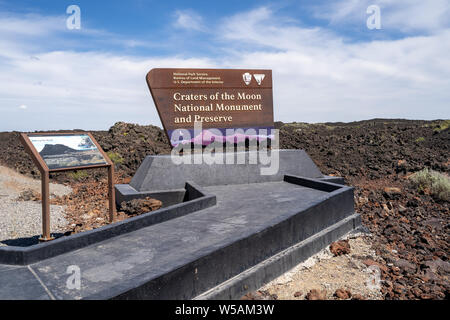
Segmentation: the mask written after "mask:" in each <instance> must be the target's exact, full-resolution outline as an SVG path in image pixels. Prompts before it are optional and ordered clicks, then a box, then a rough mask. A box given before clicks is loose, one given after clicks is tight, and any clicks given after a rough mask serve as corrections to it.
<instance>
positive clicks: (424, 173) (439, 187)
mask: <svg viewBox="0 0 450 320" xmlns="http://www.w3.org/2000/svg"><path fill="white" fill-rule="evenodd" d="M409 179H410V180H411V181H412V182H413V183H414V184H415V185H416V186H417V188H418V189H419V191H420V190H425V189H429V190H430V193H431V195H432V196H434V197H436V198H438V199H441V200H444V201H450V177H448V176H447V175H444V174H442V173H439V172H436V171H433V170H428V169H423V170H421V171H419V172H416V173H415V174H413V175H412V176H411V177H410V178H409Z"/></svg>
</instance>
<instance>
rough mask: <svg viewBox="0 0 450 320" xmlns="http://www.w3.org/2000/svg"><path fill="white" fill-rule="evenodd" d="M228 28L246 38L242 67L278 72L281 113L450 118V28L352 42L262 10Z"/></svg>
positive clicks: (323, 117) (308, 117)
mask: <svg viewBox="0 0 450 320" xmlns="http://www.w3.org/2000/svg"><path fill="white" fill-rule="evenodd" d="M236 21H244V29H243V30H245V32H240V33H239V32H238V29H239V27H238V26H237V25H236V23H235V22H236ZM241 25H242V24H241ZM223 31H224V35H225V37H227V38H228V39H230V40H233V41H239V43H238V44H236V47H235V49H236V48H237V47H238V48H240V49H236V51H237V52H239V55H240V60H238V65H237V64H236V63H235V64H234V65H235V66H239V67H242V68H250V67H253V68H270V69H272V70H273V75H274V104H275V118H276V119H279V120H284V121H291V120H293V119H295V120H296V121H308V122H310V121H313V122H322V121H351V120H357V119H367V118H375V117H389V118H392V117H402V118H416V119H417V118H419V119H420V118H421V119H435V118H448V117H449V116H450V111H449V109H448V101H450V61H449V59H448V52H450V30H440V31H439V32H438V31H436V32H435V33H434V34H433V35H429V36H416V37H408V38H404V39H400V40H391V41H389V40H386V41H371V42H360V43H349V42H348V41H345V39H343V38H341V37H340V36H338V35H336V34H333V33H332V32H330V31H327V30H324V29H322V28H312V29H310V28H302V27H298V26H295V25H294V26H293V25H292V24H291V23H290V22H287V23H284V21H283V20H280V18H279V16H276V15H275V14H273V12H271V11H270V10H269V9H267V8H260V9H258V10H254V11H250V12H248V13H241V14H239V15H237V16H235V17H234V18H232V19H231V20H229V23H227V24H225V26H224V28H223ZM235 61H236V59H235Z"/></svg>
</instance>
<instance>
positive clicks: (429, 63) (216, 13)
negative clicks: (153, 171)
mask: <svg viewBox="0 0 450 320" xmlns="http://www.w3.org/2000/svg"><path fill="white" fill-rule="evenodd" d="M72 4H75V5H78V6H79V7H80V9H81V29H80V30H69V29H67V28H66V19H67V18H68V17H69V15H68V14H66V8H67V7H68V6H69V5H72ZM370 5H377V6H378V7H379V8H380V13H381V29H379V30H377V29H374V30H370V29H369V28H367V25H366V20H367V19H368V17H369V16H370V14H367V12H366V10H367V8H368V7H369V6H370ZM449 17H450V3H449V1H447V0H434V1H418V0H395V1H393V0H392V1H390V0H370V1H369V0H359V1H355V0H342V1H323V0H322V1H291V0H286V1H277V2H270V1H242V0H241V1H234V0H230V1H190V2H187V1H144V0H131V1H126V2H124V1H99V0H96V1H92V0H91V1H56V0H54V1H42V0H40V1H36V0H34V1H31V0H29V1H20V0H15V1H4V0H0V85H1V86H0V112H1V115H2V116H1V117H0V131H10V130H21V131H33V130H40V129H46V130H53V129H54V130H57V129H107V128H109V127H110V126H111V125H113V124H114V123H115V122H117V121H126V122H134V123H140V124H155V125H159V126H160V121H159V118H158V115H157V113H156V110H155V108H154V105H153V102H152V99H151V97H150V93H149V92H148V88H147V87H146V83H145V79H144V78H145V75H146V73H147V72H148V71H149V70H150V69H152V68H156V67H186V68H195V67H198V68H202V67H208V68H269V69H272V70H273V81H274V83H273V85H274V110H275V120H281V121H286V122H287V121H298V122H326V121H346V122H348V121H355V120H361V119H370V118H375V117H383V118H408V119H438V118H441V119H448V118H450V117H449V116H450V106H449V101H450V58H449V55H448V52H450V28H449V27H450V23H449V21H450V19H449Z"/></svg>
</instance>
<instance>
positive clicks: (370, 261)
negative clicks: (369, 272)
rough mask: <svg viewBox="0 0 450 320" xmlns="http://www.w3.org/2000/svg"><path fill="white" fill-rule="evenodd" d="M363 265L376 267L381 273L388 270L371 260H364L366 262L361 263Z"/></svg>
mask: <svg viewBox="0 0 450 320" xmlns="http://www.w3.org/2000/svg"><path fill="white" fill-rule="evenodd" d="M363 263H364V264H365V265H366V266H368V267H369V266H377V267H378V268H380V270H382V271H384V272H387V270H388V268H387V267H386V266H384V265H382V264H381V263H379V262H376V261H374V260H372V259H366V260H364V261H363Z"/></svg>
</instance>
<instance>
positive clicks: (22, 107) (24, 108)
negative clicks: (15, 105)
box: [19, 104, 28, 110]
mask: <svg viewBox="0 0 450 320" xmlns="http://www.w3.org/2000/svg"><path fill="white" fill-rule="evenodd" d="M27 108H28V107H27V106H26V105H24V104H21V105H20V106H19V109H22V110H26V109H27Z"/></svg>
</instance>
